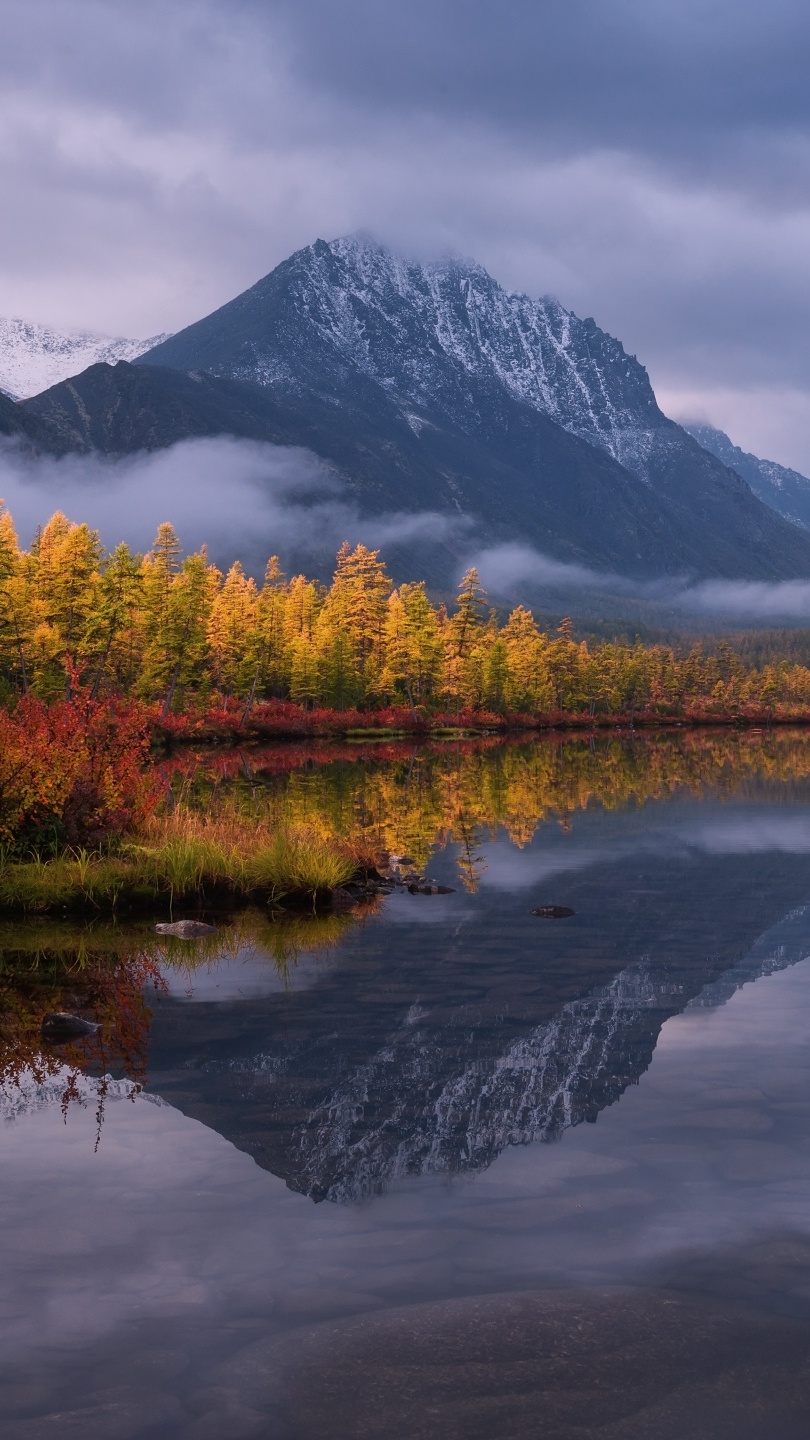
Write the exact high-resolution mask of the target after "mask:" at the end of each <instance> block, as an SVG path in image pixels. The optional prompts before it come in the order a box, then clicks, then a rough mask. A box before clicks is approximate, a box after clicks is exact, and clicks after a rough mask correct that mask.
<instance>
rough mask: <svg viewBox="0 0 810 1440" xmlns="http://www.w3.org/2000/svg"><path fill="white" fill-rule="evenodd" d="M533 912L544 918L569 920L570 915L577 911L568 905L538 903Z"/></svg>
mask: <svg viewBox="0 0 810 1440" xmlns="http://www.w3.org/2000/svg"><path fill="white" fill-rule="evenodd" d="M531 913H532V915H539V916H540V918H541V919H542V920H567V919H568V916H569V915H574V914H575V913H576V912H575V911H574V910H572V909H571V908H570V906H568V905H538V907H537V909H536V910H532V912H531Z"/></svg>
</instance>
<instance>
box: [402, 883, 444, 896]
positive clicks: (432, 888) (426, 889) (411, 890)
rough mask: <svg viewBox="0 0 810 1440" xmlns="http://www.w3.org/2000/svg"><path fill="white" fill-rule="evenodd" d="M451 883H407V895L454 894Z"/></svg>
mask: <svg viewBox="0 0 810 1440" xmlns="http://www.w3.org/2000/svg"><path fill="white" fill-rule="evenodd" d="M455 893H456V892H455V890H454V889H453V887H452V885H409V886H408V894H409V895H455Z"/></svg>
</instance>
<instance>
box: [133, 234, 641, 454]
mask: <svg viewBox="0 0 810 1440" xmlns="http://www.w3.org/2000/svg"><path fill="white" fill-rule="evenodd" d="M327 357H331V361H332V364H333V365H335V366H338V367H341V366H342V367H343V370H344V373H345V371H346V370H347V369H348V370H350V371H354V372H355V373H356V372H357V371H360V372H361V373H362V374H363V375H365V376H367V377H368V378H369V379H371V380H373V381H376V382H377V383H378V384H380V385H382V386H383V387H384V388H385V389H386V390H387V391H388V392H389V393H390V394H393V395H394V396H396V397H397V399H400V400H401V401H402V402H403V413H404V414H406V416H407V415H408V413H409V411H408V407H413V406H417V407H418V406H419V405H420V404H424V405H427V406H431V407H432V406H435V405H436V404H437V403H438V404H439V405H440V406H441V407H442V409H443V410H444V411H445V413H446V414H448V415H449V416H451V417H452V418H453V420H454V421H455V422H456V423H459V424H463V425H466V426H467V427H469V424H470V422H471V420H472V419H473V418H474V417H473V416H472V415H471V406H472V408H478V409H480V388H477V391H476V393H477V397H478V398H477V401H476V400H472V398H471V394H470V391H469V384H470V382H471V381H474V382H475V383H476V387H480V386H481V384H483V385H484V386H486V387H487V388H488V390H489V391H490V393H491V396H492V400H493V403H494V404H495V405H497V395H498V392H499V391H500V392H501V393H502V391H503V390H506V391H507V392H508V394H509V395H510V396H511V397H513V398H514V399H517V400H519V401H521V402H523V403H525V404H528V405H530V406H531V407H532V408H533V409H535V410H538V411H540V412H541V413H542V414H544V415H547V416H549V417H550V418H551V419H552V420H554V421H556V422H557V423H558V424H559V425H561V426H562V427H563V428H564V429H565V430H568V431H569V432H571V433H572V434H575V435H578V436H579V437H580V438H582V439H585V440H588V441H589V442H590V443H591V444H596V445H598V446H599V447H600V448H602V449H604V450H607V451H608V452H609V453H610V454H612V455H613V457H614V458H615V459H617V460H618V461H619V462H620V463H621V464H624V465H625V466H627V468H629V469H631V470H634V471H635V472H636V473H642V474H643V472H644V470H645V465H646V456H647V453H648V451H649V449H650V438H649V432H650V431H652V430H654V429H655V428H656V427H659V426H661V425H666V424H667V423H668V422H667V421H666V419H665V417H664V416H663V415H662V413H661V411H660V410H659V408H658V405H657V403H656V400H655V395H654V394H653V391H652V387H651V385H650V381H649V378H648V375H647V372H646V370H645V369H644V367H643V366H642V365H641V364H639V362H638V361H637V360H636V359H635V358H634V357H633V356H630V355H628V354H626V352H625V350H624V348H623V346H622V345H621V343H620V342H619V341H618V340H616V339H614V338H613V337H612V336H610V335H608V334H606V333H605V332H604V331H602V330H600V329H599V328H598V326H597V325H596V323H595V321H593V320H592V319H586V320H580V319H579V318H578V317H577V316H576V315H574V314H573V313H572V312H571V311H568V310H566V309H565V308H564V307H563V306H562V305H560V304H559V303H558V302H557V301H556V300H552V299H548V298H546V299H541V300H533V299H531V298H530V297H529V296H528V295H520V294H512V293H510V292H508V291H506V290H504V289H503V288H502V287H501V286H500V285H499V284H498V283H497V281H496V280H494V279H493V278H492V277H491V276H490V275H489V274H488V273H487V271H486V270H484V269H483V267H482V266H480V265H477V264H476V263H475V262H473V261H461V260H455V259H451V260H440V261H437V262H433V263H429V264H424V263H419V262H416V261H410V260H406V259H404V258H402V257H401V256H398V255H396V254H395V253H393V252H392V251H391V250H388V249H387V248H385V247H384V246H382V245H379V244H377V243H376V242H374V241H371V240H369V239H367V238H365V237H363V236H348V237H344V238H342V239H338V240H333V241H330V242H329V243H327V242H326V241H323V240H318V241H316V242H315V243H314V244H313V245H310V246H308V247H307V248H306V249H304V250H300V251H298V252H297V253H296V254H295V255H292V256H291V257H290V258H289V260H287V261H284V262H283V263H282V264H281V265H279V266H278V267H277V268H276V270H274V271H272V272H271V274H270V275H268V276H266V277H265V278H264V279H263V280H260V281H259V282H258V284H256V285H254V286H253V287H252V288H251V289H250V290H247V291H245V293H244V294H243V295H240V296H239V297H237V299H236V300H234V301H232V302H231V303H230V304H229V305H226V306H224V307H223V308H222V309H221V310H220V311H217V312H216V313H215V314H214V315H212V316H208V317H207V318H206V320H203V321H201V322H199V323H198V324H196V325H192V326H190V327H189V328H188V329H187V330H185V331H182V332H181V333H180V334H179V335H178V336H175V337H173V338H172V340H170V341H169V342H168V343H167V344H165V345H161V346H160V348H159V349H157V350H156V351H155V352H154V353H153V354H150V355H149V356H148V357H147V358H146V363H148V364H155V365H160V364H169V365H182V367H183V368H194V367H195V366H197V367H198V368H200V369H203V370H208V371H210V372H212V373H214V374H217V375H228V376H230V377H232V378H234V379H239V380H247V381H252V382H254V383H259V384H263V385H270V386H274V387H281V388H292V389H294V390H295V389H299V388H301V387H302V386H303V387H306V386H307V384H308V383H310V382H311V381H312V379H313V378H316V379H319V380H321V381H322V380H323V378H324V362H325V359H327ZM141 363H143V361H142V362H141ZM411 418H413V417H411ZM479 418H481V417H480V416H479ZM484 418H486V417H484ZM417 419H418V417H417ZM644 478H646V476H645V477H644Z"/></svg>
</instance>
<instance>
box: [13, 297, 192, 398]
mask: <svg viewBox="0 0 810 1440" xmlns="http://www.w3.org/2000/svg"><path fill="white" fill-rule="evenodd" d="M168 338H169V337H168V335H153V336H152V337H151V339H149V340H124V339H120V338H113V337H111V336H109V335H94V334H92V333H89V332H85V331H75V332H71V333H65V332H63V331H61V330H51V329H50V328H49V327H48V326H47V325H36V324H34V323H32V322H31V321H30V320H19V319H13V318H12V319H7V318H4V317H2V316H0V391H2V392H3V393H4V394H5V395H8V396H10V397H11V399H12V400H20V399H25V398H27V397H28V396H31V395H38V394H39V392H40V391H41V390H45V389H47V388H48V386H50V385H56V384H58V383H59V381H60V380H67V379H68V378H69V377H70V376H71V375H75V374H76V373H77V371H80V370H84V369H85V368H86V367H87V366H88V365H94V364H97V363H98V362H99V361H104V362H106V363H107V364H110V365H112V364H114V363H115V361H116V360H134V359H135V357H136V355H142V354H143V352H144V351H145V350H151V349H152V348H153V347H154V346H155V345H158V344H160V343H161V341H164V340H168Z"/></svg>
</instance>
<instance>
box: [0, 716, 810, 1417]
mask: <svg viewBox="0 0 810 1440" xmlns="http://www.w3.org/2000/svg"><path fill="white" fill-rule="evenodd" d="M808 747H810V736H808V737H805V735H803V734H802V735H799V736H796V737H794V736H791V735H789V734H786V733H777V734H774V735H768V734H763V735H761V736H750V735H748V736H746V735H740V736H738V735H734V734H731V733H724V734H722V735H720V736H706V737H701V736H698V735H694V734H692V735H688V736H684V737H649V738H642V739H638V738H632V737H628V738H626V739H625V740H620V739H618V738H616V737H610V738H608V739H606V740H604V741H601V742H596V743H595V744H593V745H591V744H590V743H589V741H588V740H587V739H577V740H569V739H566V740H564V741H559V740H558V739H557V740H555V739H552V740H550V741H548V742H547V741H544V740H538V741H536V742H533V743H532V744H528V745H525V744H517V745H504V744H502V743H498V744H490V743H489V742H484V743H479V742H475V743H474V744H473V745H472V746H469V747H466V748H465V747H464V746H459V745H457V744H456V743H455V742H453V743H452V745H448V746H445V747H442V746H440V745H438V744H437V745H434V746H429V747H426V748H425V749H424V750H417V751H416V752H414V747H413V746H411V745H410V743H409V742H408V743H407V744H406V745H404V746H403V745H402V744H401V742H391V744H389V742H384V746H383V749H374V750H373V751H372V749H371V747H370V746H366V744H365V742H364V744H363V745H362V746H361V747H360V748H359V751H358V752H357V753H358V758H357V759H356V760H352V758H351V756H352V753H354V752H353V751H352V750H351V748H350V747H349V746H345V747H336V748H337V751H338V753H334V749H333V750H332V751H331V752H329V753H327V754H324V753H323V752H317V753H315V752H313V751H312V749H311V748H308V747H291V748H289V749H284V750H281V749H280V750H278V751H275V752H264V753H262V752H251V754H250V755H246V756H244V757H235V756H233V755H227V756H226V755H223V756H217V757H214V759H213V760H207V759H206V760H204V761H200V760H196V759H194V758H193V757H181V760H180V761H179V762H177V763H176V762H175V761H174V760H172V761H170V762H166V779H167V783H168V782H171V783H172V784H173V785H174V786H175V787H176V788H178V789H180V788H182V789H183V790H184V793H186V794H187V795H190V796H191V797H192V799H194V800H195V801H197V802H198V803H200V804H204V805H210V806H214V807H216V805H217V803H218V801H219V797H220V796H221V795H222V794H225V795H227V796H229V797H231V798H232V797H233V795H234V794H236V795H237V796H238V797H239V798H240V803H244V804H245V805H247V806H254V805H255V806H256V807H257V808H269V809H270V810H271V811H274V812H275V813H277V814H278V815H279V817H280V818H283V816H284V814H285V813H293V812H294V813H296V815H297V816H298V817H300V816H302V815H303V816H305V817H308V818H309V821H310V822H311V823H313V824H316V823H317V824H318V825H319V826H320V827H321V828H322V830H323V832H324V833H349V831H350V830H351V827H352V825H354V824H355V823H356V824H357V825H358V827H359V828H360V829H361V830H362V832H363V834H364V836H365V838H366V840H367V841H368V842H369V843H371V844H373V845H375V846H376V847H378V848H379V850H380V851H383V850H396V851H397V852H398V853H402V852H405V853H407V854H410V855H413V857H414V860H415V862H417V863H419V864H422V865H425V864H426V865H427V874H428V875H429V876H430V877H431V878H435V879H436V880H437V881H439V882H441V883H444V884H447V885H449V886H453V887H454V893H452V894H449V895H410V894H408V893H405V892H403V891H402V890H397V891H396V892H395V893H393V894H392V895H391V896H390V897H385V898H380V899H378V900H377V901H375V902H374V904H373V905H372V906H370V907H366V908H365V909H362V910H359V911H357V912H356V913H355V912H341V913H330V914H326V915H321V916H313V915H299V916H297V917H294V918H290V917H287V918H286V919H285V918H283V917H279V916H274V915H272V914H270V913H262V914H260V913H259V912H243V913H242V914H240V915H237V916H231V917H224V916H220V917H219V921H218V923H219V925H220V930H219V933H218V934H217V935H216V936H215V937H214V938H213V939H212V940H211V941H210V942H208V941H203V942H197V943H194V942H182V941H166V940H164V939H162V938H159V937H157V936H156V935H154V934H153V933H152V930H151V922H148V923H147V922H145V921H144V922H143V923H142V924H140V925H138V926H135V925H128V924H121V925H120V926H114V925H89V926H86V927H83V930H82V933H81V935H80V934H79V933H78V932H77V929H76V927H74V926H71V925H69V924H67V923H63V922H55V921H41V922H33V921H32V922H30V923H27V924H22V925H21V924H15V925H8V926H5V927H2V928H0V952H2V956H3V959H2V969H0V988H1V989H2V995H1V996H0V1013H1V1014H2V1026H1V1027H0V1040H1V1042H2V1046H3V1049H2V1059H3V1073H2V1077H1V1078H2V1082H3V1083H0V1111H2V1118H4V1119H6V1120H8V1122H9V1123H8V1125H6V1126H5V1127H3V1129H2V1130H0V1135H2V1138H3V1139H4V1141H5V1146H6V1149H5V1152H4V1158H5V1160H6V1161H7V1163H6V1165H5V1167H4V1189H3V1196H2V1199H3V1206H4V1211H3V1213H4V1221H5V1224H4V1228H3V1231H2V1236H1V1237H0V1248H2V1245H4V1246H5V1249H3V1250H2V1255H0V1263H1V1264H2V1266H3V1273H4V1289H3V1294H2V1296H0V1311H2V1314H1V1315H0V1336H1V1337H2V1340H3V1353H4V1361H3V1364H2V1365H0V1417H2V1422H3V1424H2V1434H3V1440H6V1436H8V1437H9V1440H44V1437H45V1436H46V1435H50V1434H52V1433H55V1430H56V1429H57V1428H58V1430H59V1433H60V1434H65V1435H67V1436H74V1435H75V1436H77V1437H78V1436H81V1437H82V1440H111V1437H112V1436H121V1437H122V1440H123V1437H130V1436H131V1437H132V1440H140V1437H141V1436H143V1437H144V1440H146V1437H149V1440H221V1437H223V1436H226V1435H227V1436H228V1437H229V1440H230V1437H231V1436H233V1437H234V1440H251V1437H253V1440H266V1437H268V1436H269V1435H272V1436H273V1437H274V1440H313V1437H315V1436H322V1435H326V1434H328V1435H329V1436H330V1437H334V1440H356V1437H357V1436H358V1435H365V1436H368V1437H369V1440H426V1437H429V1440H439V1437H440V1436H441V1440H446V1437H454V1440H491V1437H492V1436H495V1435H505V1434H509V1435H514V1436H515V1437H522V1436H526V1437H527V1440H528V1437H530V1436H531V1437H534V1436H536V1435H537V1434H538V1433H542V1434H543V1435H544V1436H545V1435H546V1434H548V1436H549V1440H580V1437H581V1440H629V1437H630V1436H631V1435H632V1436H634V1437H636V1436H638V1437H639V1440H651V1437H652V1435H653V1434H654V1435H656V1436H658V1435H661V1436H667V1437H669V1440H686V1437H687V1436H688V1437H689V1440H693V1437H694V1440H726V1437H728V1440H772V1437H773V1436H777V1437H778V1440H802V1437H803V1436H804V1435H805V1433H806V1416H807V1413H808V1406H810V1380H808V1373H809V1372H808V1367H807V1364H806V1357H807V1354H808V1353H809V1352H808V1325H807V1321H808V1307H807V1296H808V1295H809V1294H810V1230H808V1224H807V1214H808V1209H807V1199H808V1196H809V1195H810V1144H809V1143H808V1135H810V1103H809V1102H808V1098H807V1097H808V1095H810V1083H809V1082H810V1061H809V1060H808V1053H807V1044H806V1036H807V1033H808V1028H810V1022H809V1021H808V1016H810V962H808V963H806V964H804V965H803V964H801V963H799V962H801V961H803V960H805V958H806V957H807V956H809V955H810V868H809V867H808V857H810V822H808V818H807V817H808V815H809V814H810V810H808V807H807V802H808V799H809V798H810V783H808V781H807V779H806V778H805V776H806V775H807V774H808V771H810V765H808V756H809V755H810V749H809V748H808ZM392 749H393V752H394V753H393V754H392V753H390V752H391V750H392ZM296 752H297V753H296ZM320 762H323V763H320ZM679 766H680V768H679ZM181 772H183V773H181ZM429 857H430V858H429ZM545 904H561V905H566V906H569V907H570V908H571V909H572V910H573V911H574V912H575V913H574V914H573V915H572V916H571V917H569V918H567V919H564V920H560V921H549V920H544V919H541V918H538V917H536V916H533V915H532V914H531V911H532V910H533V909H535V908H536V907H537V906H540V905H545ZM155 918H157V917H155ZM158 970H159V971H160V972H161V973H162V979H163V986H165V988H163V986H158V987H157V988H155V987H154V986H153V985H152V984H151V983H150V981H151V979H153V978H154V976H155V974H156V973H157V971H158ZM136 982H137V983H136ZM138 984H139V985H140V986H141V988H140V989H138V988H137V986H138ZM61 1005H65V1006H69V1005H74V1006H75V1007H76V1008H77V1009H80V1010H82V1011H83V1012H84V1011H86V1012H87V1013H88V1014H95V1015H97V1016H99V1017H100V1018H103V1019H104V1020H105V1026H104V1027H103V1030H102V1032H101V1041H100V1042H99V1044H100V1045H101V1047H102V1048H98V1047H96V1050H95V1051H93V1050H92V1047H89V1046H88V1047H82V1046H81V1045H78V1044H77V1045H76V1046H74V1047H72V1048H69V1049H67V1050H65V1049H62V1050H51V1051H50V1052H49V1053H48V1054H47V1055H44V1056H43V1055H42V1054H40V1053H39V1052H38V1049H37V1046H38V1044H39V1041H38V1034H39V1031H38V1026H39V1020H40V1018H41V1012H42V1009H43V1007H44V1006H47V1007H49V1008H58V1007H59V1006H61ZM665 1022H669V1023H665ZM662 1027H663V1033H662ZM40 1049H41V1047H40ZM65 1062H67V1063H65ZM37 1066H39V1070H38V1071H37ZM82 1071H84V1072H85V1073H82ZM67 1073H73V1074H74V1075H75V1076H76V1080H75V1099H76V1103H75V1104H73V1103H72V1102H69V1103H68V1106H67V1113H66V1116H65V1119H66V1123H63V1120H62V1116H61V1115H60V1114H59V1105H60V1102H61V1101H63V1100H64V1094H65V1090H64V1087H65V1082H66V1074H67ZM105 1074H106V1075H111V1077H112V1078H110V1079H107V1080H104V1079H103V1076H104V1075H105ZM133 1078H136V1079H137V1080H138V1081H139V1082H140V1083H142V1084H144V1085H145V1087H146V1089H145V1091H143V1092H142V1093H140V1094H138V1095H137V1096H136V1097H135V1098H134V1100H133V1101H132V1102H131V1103H130V1101H129V1099H128V1098H127V1097H128V1096H129V1095H130V1094H131V1091H132V1080H133ZM99 1084H101V1085H102V1086H105V1087H106V1089H105V1090H104V1095H103V1097H102V1098H103V1099H104V1101H105V1104H106V1111H105V1112H104V1114H103V1116H102V1119H103V1125H102V1124H101V1121H100V1120H97V1117H96V1113H95V1107H94V1104H93V1102H94V1099H97V1098H98V1093H99V1092H98V1087H99ZM148 1101H152V1102H155V1103H147V1102H148ZM161 1101H162V1102H164V1103H160V1102H161ZM166 1102H167V1103H166ZM583 1121H588V1122H594V1121H596V1122H597V1123H596V1124H593V1123H591V1124H582V1123H581V1122H583ZM196 1122H202V1123H196ZM572 1127H575V1128H573V1129H572ZM99 1135H100V1141H99ZM223 1137H224V1138H223ZM534 1141H538V1142H553V1141H559V1142H561V1143H557V1144H543V1143H538V1144H533V1143H532V1142H534ZM97 1142H98V1144H97ZM96 1144H97V1149H96V1150H95V1151H94V1146H95V1145H96ZM234 1147H236V1148H234ZM240 1152H243V1153H240ZM249 1157H253V1159H254V1160H255V1161H256V1162H258V1163H257V1164H253V1163H252V1162H251V1159H250V1158H249ZM454 1177H458V1178H459V1179H461V1178H463V1177H466V1182H467V1183H463V1184H462V1183H449V1182H452V1181H453V1180H454ZM324 1200H328V1201H332V1202H337V1203H331V1204H313V1203H311V1202H312V1201H324ZM355 1202H366V1203H355ZM540 1426H544V1427H545V1428H543V1429H542V1430H541V1429H539V1427H540Z"/></svg>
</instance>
